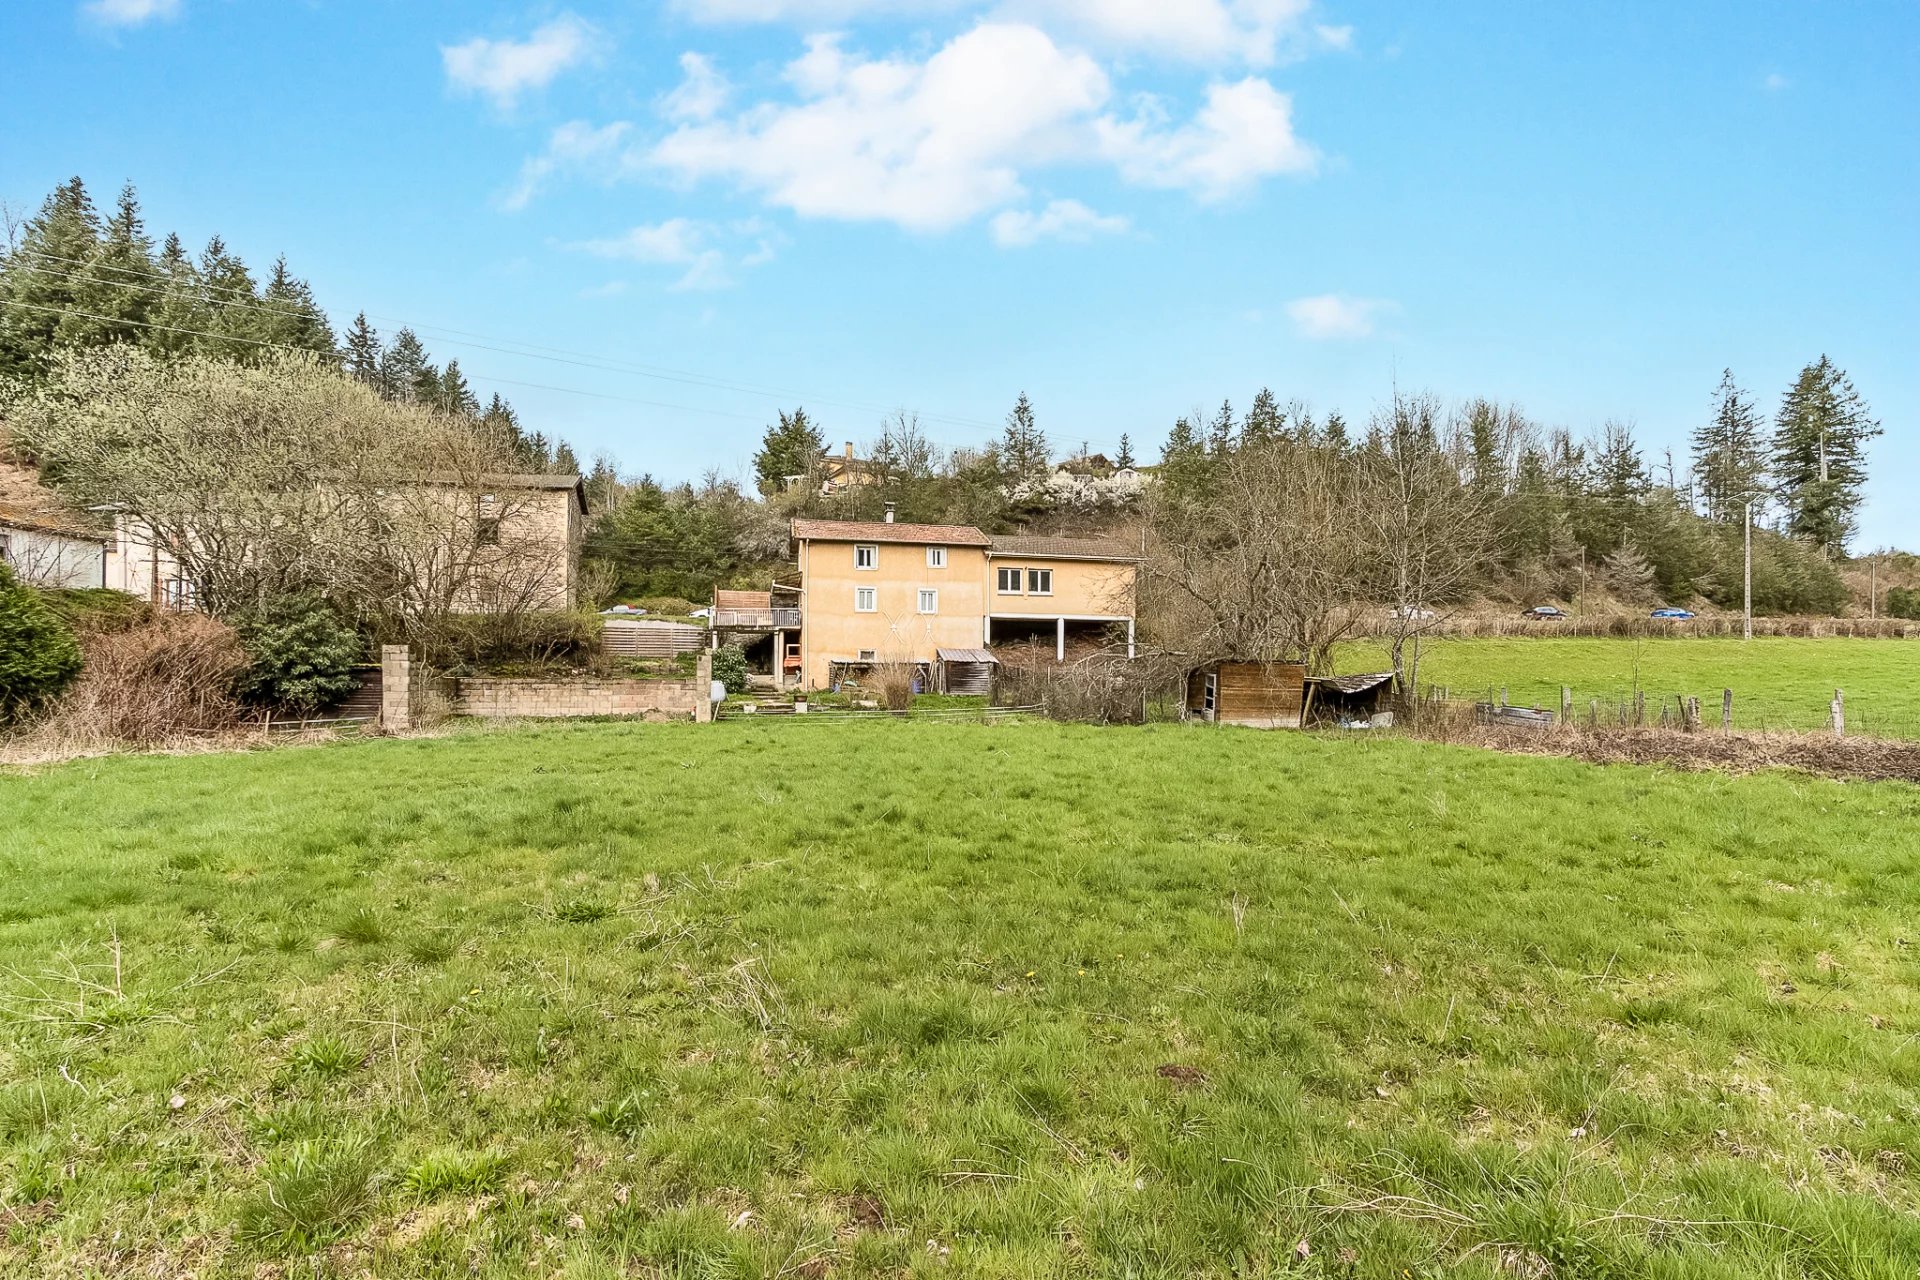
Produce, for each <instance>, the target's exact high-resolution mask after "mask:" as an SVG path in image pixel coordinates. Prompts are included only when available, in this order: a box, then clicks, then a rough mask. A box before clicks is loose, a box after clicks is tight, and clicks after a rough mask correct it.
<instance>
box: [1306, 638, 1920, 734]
mask: <svg viewBox="0 0 1920 1280" xmlns="http://www.w3.org/2000/svg"><path fill="white" fill-rule="evenodd" d="M1385 652H1386V651H1385V649H1384V648H1383V647H1381V646H1380V645H1377V644H1373V643H1361V644H1353V645H1347V646H1343V647H1342V648H1341V651H1340V653H1339V654H1338V665H1339V669H1340V670H1342V671H1368V670H1376V669H1381V667H1382V664H1383V662H1384V661H1385ZM1420 684H1421V686H1422V687H1423V688H1424V687H1425V686H1426V685H1428V684H1440V685H1446V686H1448V687H1450V688H1451V689H1452V690H1453V692H1454V694H1455V696H1457V697H1477V698H1485V697H1486V696H1487V690H1488V688H1489V687H1492V688H1494V689H1496V690H1497V689H1498V688H1500V687H1501V686H1503V685H1504V686H1506V688H1507V690H1508V696H1509V697H1510V698H1511V699H1512V700H1513V701H1514V702H1515V703H1516V704H1518V705H1522V706H1540V707H1545V708H1548V709H1557V708H1558V707H1559V705H1560V686H1562V685H1568V686H1571V687H1572V689H1573V696H1574V706H1575V707H1576V708H1577V709H1578V711H1579V713H1580V714H1581V715H1582V716H1585V715H1586V714H1587V710H1588V702H1589V700H1591V699H1593V698H1598V699H1600V706H1601V714H1602V715H1603V716H1605V715H1609V714H1612V713H1614V712H1616V711H1617V709H1618V706H1619V704H1620V702H1621V700H1622V699H1625V700H1628V701H1631V699H1632V697H1633V690H1634V688H1635V687H1636V685H1637V686H1638V687H1639V688H1641V689H1644V690H1645V691H1646V694H1647V705H1648V706H1649V707H1653V708H1657V706H1658V703H1659V700H1660V699H1661V698H1662V697H1665V698H1667V699H1668V700H1669V705H1671V699H1672V698H1673V696H1674V695H1675V694H1678V695H1680V696H1682V697H1697V698H1699V699H1700V702H1701V707H1702V712H1703V714H1704V715H1705V716H1706V718H1707V720H1708V722H1709V723H1710V724H1716V725H1717V724H1719V723H1720V691H1721V690H1722V689H1732V690H1733V695H1734V696H1733V718H1734V724H1735V726H1736V727H1740V728H1752V729H1819V728H1823V727H1825V725H1826V724H1827V705H1828V703H1829V702H1830V701H1831V700H1832V698H1833V691H1834V690H1835V689H1836V688H1837V689H1843V690H1845V691H1846V702H1847V723H1848V726H1849V727H1850V728H1852V729H1856V730H1858V731H1861V732H1873V733H1879V734H1881V735H1883V736H1887V737H1903V738H1920V641H1915V640H1859V639H1847V638H1840V639H1823V640H1799V639H1789V638H1784V637H1758V638H1756V639H1753V640H1750V641H1742V640H1739V639H1721V638H1719V637H1709V638H1695V637H1676V638H1671V639H1669V638H1654V639H1646V640H1625V639H1621V640H1612V639H1587V638H1566V639H1556V638H1554V637H1552V636H1541V637H1537V638H1533V637H1525V638H1519V639H1453V638H1448V637H1440V638H1438V639H1430V640H1427V641H1425V642H1423V643H1422V646H1421V654H1420Z"/></svg>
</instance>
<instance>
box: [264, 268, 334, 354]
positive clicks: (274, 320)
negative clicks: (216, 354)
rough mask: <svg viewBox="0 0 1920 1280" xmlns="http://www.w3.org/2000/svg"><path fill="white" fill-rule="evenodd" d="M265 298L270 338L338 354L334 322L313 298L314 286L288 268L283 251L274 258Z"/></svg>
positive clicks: (272, 340) (321, 351) (301, 347)
mask: <svg viewBox="0 0 1920 1280" xmlns="http://www.w3.org/2000/svg"><path fill="white" fill-rule="evenodd" d="M262 302H263V303H264V304H265V307H266V308H267V309H266V310H264V311H262V312H261V313H260V316H261V321H262V327H263V328H264V330H265V335H264V336H265V337H266V339H267V340H268V341H271V342H275V343H278V344H279V345H281V346H284V347H294V348H297V349H299V350H302V351H312V352H315V353H317V354H319V355H323V356H327V357H328V358H330V359H332V358H337V356H338V352H337V351H336V350H335V348H334V342H333V326H332V325H331V324H329V323H328V322H327V317H326V313H325V312H323V311H321V310H320V306H319V304H318V303H316V302H315V301H314V300H313V290H312V289H310V288H308V286H307V282H306V281H305V280H301V279H299V278H298V277H296V276H295V275H294V274H293V272H292V271H290V270H288V268H287V259H286V255H284V254H282V255H281V256H280V257H278V258H276V259H274V263H273V274H272V275H271V276H269V277H268V278H267V287H266V289H265V290H264V291H263V293H262Z"/></svg>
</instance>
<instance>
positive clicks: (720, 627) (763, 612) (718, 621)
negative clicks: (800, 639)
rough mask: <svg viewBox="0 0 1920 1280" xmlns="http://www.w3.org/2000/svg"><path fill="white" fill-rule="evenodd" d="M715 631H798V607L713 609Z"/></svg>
mask: <svg viewBox="0 0 1920 1280" xmlns="http://www.w3.org/2000/svg"><path fill="white" fill-rule="evenodd" d="M713 629H714V630H715V631H798V630H799V629H800V611H799V610H798V609H782V608H772V609H715V610H714V611H713Z"/></svg>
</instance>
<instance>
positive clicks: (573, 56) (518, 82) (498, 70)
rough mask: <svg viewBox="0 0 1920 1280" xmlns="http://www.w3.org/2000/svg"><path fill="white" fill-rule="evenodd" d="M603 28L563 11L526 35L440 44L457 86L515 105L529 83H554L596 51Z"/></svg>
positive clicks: (451, 80)
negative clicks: (600, 30)
mask: <svg viewBox="0 0 1920 1280" xmlns="http://www.w3.org/2000/svg"><path fill="white" fill-rule="evenodd" d="M597 39H599V33H598V32H597V31H595V30H594V28H593V27H592V26H591V25H589V24H588V23H586V22H584V21H582V20H581V19H579V18H577V17H575V16H574V15H573V14H570V13H567V14H562V15H561V16H560V17H558V18H555V19H554V20H553V21H552V22H549V23H547V24H546V25H545V26H543V27H541V28H539V29H538V30H536V31H535V32H534V33H533V34H532V35H531V36H528V37H527V38H526V39H525V40H487V39H484V38H480V37H476V38H474V39H472V40H469V41H467V42H466V43H465V44H450V45H442V46H440V61H441V64H442V65H443V66H444V67H445V68H446V73H447V81H448V83H450V84H452V85H453V86H454V87H455V88H456V89H461V90H464V91H466V92H469V93H483V94H486V95H487V96H488V97H490V98H492V99H493V100H494V102H495V103H496V104H497V105H498V106H501V107H510V106H512V105H513V103H514V100H515V99H516V98H518V97H519V96H520V94H522V93H524V92H525V91H527V90H528V89H540V88H544V87H546V86H547V85H549V84H551V83H552V82H553V80H554V77H556V76H558V75H559V74H560V73H561V72H562V71H565V70H567V69H568V68H569V67H574V66H578V65H579V64H581V63H583V62H586V61H587V60H589V59H590V58H592V57H593V56H594V47H595V46H594V42H595V41H596V40H597Z"/></svg>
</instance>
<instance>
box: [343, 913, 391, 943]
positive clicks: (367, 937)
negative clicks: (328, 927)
mask: <svg viewBox="0 0 1920 1280" xmlns="http://www.w3.org/2000/svg"><path fill="white" fill-rule="evenodd" d="M334 932H335V933H336V934H337V935H338V936H339V937H340V939H341V941H343V942H353V943H358V944H360V945H362V946H371V945H373V944H374V943H376V942H385V941H386V940H387V922H386V921H385V920H384V919H383V918H382V917H381V915H380V913H379V912H378V911H375V910H374V909H373V908H372V907H360V908H358V909H357V910H355V911H353V912H352V913H351V914H349V915H347V916H346V917H345V918H343V919H342V920H341V921H340V927H339V928H338V929H336V930H334Z"/></svg>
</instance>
